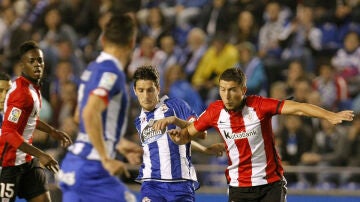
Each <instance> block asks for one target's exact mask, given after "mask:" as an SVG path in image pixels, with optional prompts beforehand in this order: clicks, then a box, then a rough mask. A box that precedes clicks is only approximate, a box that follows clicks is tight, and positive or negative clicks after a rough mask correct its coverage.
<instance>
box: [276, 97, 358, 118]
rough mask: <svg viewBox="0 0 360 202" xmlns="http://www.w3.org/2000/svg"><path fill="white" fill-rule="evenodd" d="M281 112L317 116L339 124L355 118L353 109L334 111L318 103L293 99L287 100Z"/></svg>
mask: <svg viewBox="0 0 360 202" xmlns="http://www.w3.org/2000/svg"><path fill="white" fill-rule="evenodd" d="M281 114H287V115H299V116H309V117H316V118H321V119H325V120H328V121H329V122H330V123H332V124H339V123H342V122H343V121H352V120H353V118H354V111H352V110H344V111H340V112H332V111H328V110H326V109H323V108H321V107H318V106H316V105H312V104H308V103H300V102H295V101H292V100H286V101H285V103H284V106H283V108H282V110H281Z"/></svg>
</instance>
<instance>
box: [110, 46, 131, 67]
mask: <svg viewBox="0 0 360 202" xmlns="http://www.w3.org/2000/svg"><path fill="white" fill-rule="evenodd" d="M104 52H106V53H108V54H111V55H112V56H114V57H115V58H116V59H118V60H119V61H120V62H121V64H122V65H124V66H125V65H126V64H127V63H128V62H129V50H128V49H127V48H119V47H114V46H109V47H105V48H104Z"/></svg>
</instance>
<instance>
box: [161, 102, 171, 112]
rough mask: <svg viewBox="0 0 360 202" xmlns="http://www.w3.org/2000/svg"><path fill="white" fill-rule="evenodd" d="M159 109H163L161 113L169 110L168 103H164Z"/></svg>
mask: <svg viewBox="0 0 360 202" xmlns="http://www.w3.org/2000/svg"><path fill="white" fill-rule="evenodd" d="M159 110H160V111H161V113H165V112H166V111H167V110H169V108H168V106H166V104H163V105H161V106H160V107H159Z"/></svg>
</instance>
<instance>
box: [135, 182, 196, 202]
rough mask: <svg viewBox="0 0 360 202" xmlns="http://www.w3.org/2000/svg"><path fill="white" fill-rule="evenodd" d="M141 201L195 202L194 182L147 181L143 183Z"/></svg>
mask: <svg viewBox="0 0 360 202" xmlns="http://www.w3.org/2000/svg"><path fill="white" fill-rule="evenodd" d="M141 201H156V202H167V201H172V202H193V201H195V188H194V182H192V181H184V182H159V181H145V182H143V183H142V185H141Z"/></svg>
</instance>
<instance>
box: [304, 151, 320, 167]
mask: <svg viewBox="0 0 360 202" xmlns="http://www.w3.org/2000/svg"><path fill="white" fill-rule="evenodd" d="M320 160H321V156H320V155H319V154H316V153H309V152H306V153H304V154H303V155H302V156H301V162H303V163H307V164H313V163H318V162H319V161H320Z"/></svg>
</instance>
